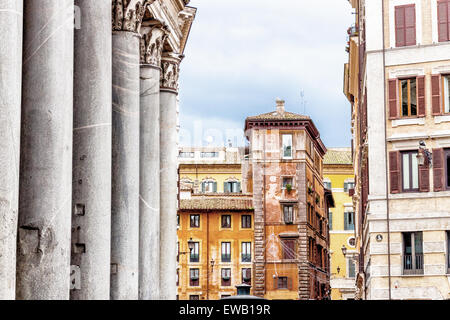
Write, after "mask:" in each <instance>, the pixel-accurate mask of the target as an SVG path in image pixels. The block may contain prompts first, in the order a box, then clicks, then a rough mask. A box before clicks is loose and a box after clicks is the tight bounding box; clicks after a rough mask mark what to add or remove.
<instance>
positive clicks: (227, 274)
mask: <svg viewBox="0 0 450 320" xmlns="http://www.w3.org/2000/svg"><path fill="white" fill-rule="evenodd" d="M221 273H222V287H229V286H231V269H230V268H225V269H222V271H221Z"/></svg>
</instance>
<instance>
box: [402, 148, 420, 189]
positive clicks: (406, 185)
mask: <svg viewBox="0 0 450 320" xmlns="http://www.w3.org/2000/svg"><path fill="white" fill-rule="evenodd" d="M402 186H403V191H419V164H418V161H417V151H408V152H402Z"/></svg>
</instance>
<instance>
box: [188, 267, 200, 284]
mask: <svg viewBox="0 0 450 320" xmlns="http://www.w3.org/2000/svg"><path fill="white" fill-rule="evenodd" d="M189 284H190V286H191V287H198V286H199V284H200V270H199V269H190V270H189Z"/></svg>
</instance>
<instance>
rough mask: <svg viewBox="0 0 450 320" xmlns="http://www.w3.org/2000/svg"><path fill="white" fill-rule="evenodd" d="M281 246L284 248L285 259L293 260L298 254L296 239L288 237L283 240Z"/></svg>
mask: <svg viewBox="0 0 450 320" xmlns="http://www.w3.org/2000/svg"><path fill="white" fill-rule="evenodd" d="M281 246H282V249H283V259H287V260H293V259H295V257H296V256H297V254H296V252H295V240H294V239H286V240H281Z"/></svg>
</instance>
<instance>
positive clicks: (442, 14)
mask: <svg viewBox="0 0 450 320" xmlns="http://www.w3.org/2000/svg"><path fill="white" fill-rule="evenodd" d="M449 20H450V2H449V1H439V2H438V29H439V42H444V41H449V40H450V21H449Z"/></svg>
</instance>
